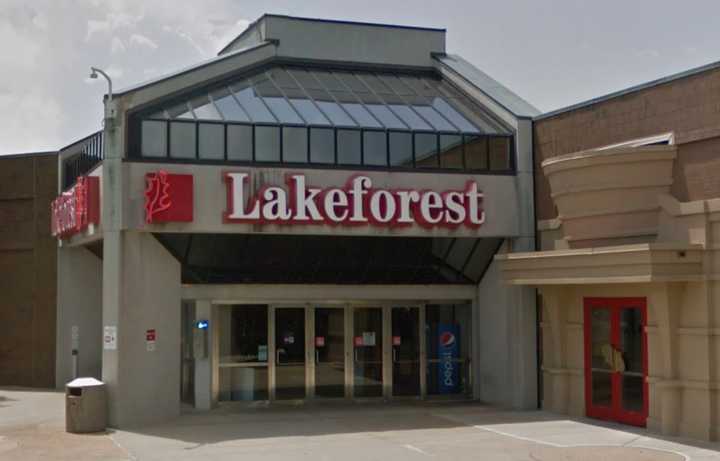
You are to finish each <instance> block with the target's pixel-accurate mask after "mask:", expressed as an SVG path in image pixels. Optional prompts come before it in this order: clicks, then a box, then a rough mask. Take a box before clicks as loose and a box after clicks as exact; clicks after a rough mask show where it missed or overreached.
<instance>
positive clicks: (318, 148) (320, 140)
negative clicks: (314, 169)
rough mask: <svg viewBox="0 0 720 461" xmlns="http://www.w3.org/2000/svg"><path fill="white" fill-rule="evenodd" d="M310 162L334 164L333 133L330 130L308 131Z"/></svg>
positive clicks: (315, 129) (312, 129)
mask: <svg viewBox="0 0 720 461" xmlns="http://www.w3.org/2000/svg"><path fill="white" fill-rule="evenodd" d="M310 161H311V162H312V163H335V133H334V131H333V130H332V129H329V128H311V129H310Z"/></svg>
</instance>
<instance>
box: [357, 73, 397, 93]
mask: <svg viewBox="0 0 720 461" xmlns="http://www.w3.org/2000/svg"><path fill="white" fill-rule="evenodd" d="M359 77H360V79H362V81H363V82H364V83H365V84H366V85H367V86H369V87H370V88H371V89H372V90H373V91H375V92H376V93H380V94H393V91H392V90H391V89H390V88H389V87H388V86H387V85H385V84H384V83H383V82H382V81H380V79H379V78H377V77H376V76H374V75H372V74H359Z"/></svg>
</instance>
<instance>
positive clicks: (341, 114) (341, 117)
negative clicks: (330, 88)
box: [316, 101, 356, 126]
mask: <svg viewBox="0 0 720 461" xmlns="http://www.w3.org/2000/svg"><path fill="white" fill-rule="evenodd" d="M316 103H317V105H318V106H320V109H321V110H322V111H323V112H325V115H327V116H328V117H330V120H331V121H332V122H333V124H335V125H340V126H355V125H356V124H355V122H354V121H353V119H351V118H350V116H349V115H348V114H346V113H345V111H344V110H342V108H341V107H340V106H339V105H338V104H337V103H334V102H328V101H316Z"/></svg>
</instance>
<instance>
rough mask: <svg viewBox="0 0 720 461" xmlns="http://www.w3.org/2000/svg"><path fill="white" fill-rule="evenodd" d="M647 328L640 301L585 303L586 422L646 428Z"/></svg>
mask: <svg viewBox="0 0 720 461" xmlns="http://www.w3.org/2000/svg"><path fill="white" fill-rule="evenodd" d="M646 324H647V308H646V304H645V299H644V298H585V399H586V407H587V414H588V416H591V417H595V418H600V419H607V420H614V421H618V422H621V423H626V424H632V425H635V426H645V422H646V420H647V414H648V391H647V382H646V377H647V339H646V336H645V329H644V326H645V325H646Z"/></svg>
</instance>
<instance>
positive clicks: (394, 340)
mask: <svg viewBox="0 0 720 461" xmlns="http://www.w3.org/2000/svg"><path fill="white" fill-rule="evenodd" d="M392 344H393V346H399V345H400V344H402V338H401V337H400V336H393V337H392Z"/></svg>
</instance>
